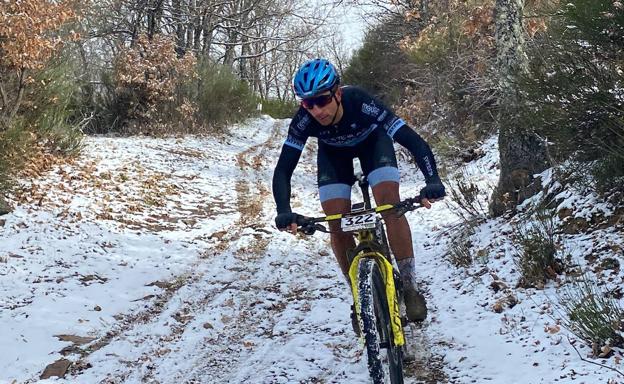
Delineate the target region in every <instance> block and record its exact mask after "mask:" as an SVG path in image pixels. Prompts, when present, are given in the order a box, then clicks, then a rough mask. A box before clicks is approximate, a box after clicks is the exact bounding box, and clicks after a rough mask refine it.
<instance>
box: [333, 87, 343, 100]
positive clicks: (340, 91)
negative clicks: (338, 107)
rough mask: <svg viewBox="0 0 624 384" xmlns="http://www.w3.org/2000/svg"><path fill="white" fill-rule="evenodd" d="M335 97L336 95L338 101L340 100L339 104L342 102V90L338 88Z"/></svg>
mask: <svg viewBox="0 0 624 384" xmlns="http://www.w3.org/2000/svg"><path fill="white" fill-rule="evenodd" d="M334 95H336V99H337V100H338V102H340V101H342V88H341V87H338V89H337V90H336V92H335V93H334Z"/></svg>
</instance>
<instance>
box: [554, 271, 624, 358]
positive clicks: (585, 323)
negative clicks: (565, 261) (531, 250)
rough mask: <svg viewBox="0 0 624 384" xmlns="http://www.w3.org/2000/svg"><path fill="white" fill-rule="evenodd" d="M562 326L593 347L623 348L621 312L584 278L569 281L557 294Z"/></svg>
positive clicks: (616, 303) (623, 332)
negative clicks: (561, 313) (562, 315)
mask: <svg viewBox="0 0 624 384" xmlns="http://www.w3.org/2000/svg"><path fill="white" fill-rule="evenodd" d="M557 297H558V300H559V305H558V306H559V309H560V311H561V312H563V313H564V314H565V318H564V319H563V323H562V324H563V326H564V327H565V328H567V329H568V330H569V331H570V332H572V333H573V334H575V335H576V336H577V337H579V338H580V339H582V340H584V341H585V342H587V343H588V344H590V345H592V346H593V347H594V354H595V355H597V354H598V352H599V349H600V348H601V347H603V346H610V347H624V338H623V335H624V310H622V307H621V306H620V305H619V304H618V301H617V300H615V299H614V298H612V297H609V296H608V294H607V292H605V291H604V290H603V289H602V288H601V287H600V286H599V285H598V284H597V283H596V282H595V281H592V280H591V279H590V278H589V277H588V276H587V275H581V276H580V277H579V278H578V279H575V280H571V281H569V282H568V283H567V284H566V285H565V286H564V287H563V288H562V289H560V290H559V291H558V293H557Z"/></svg>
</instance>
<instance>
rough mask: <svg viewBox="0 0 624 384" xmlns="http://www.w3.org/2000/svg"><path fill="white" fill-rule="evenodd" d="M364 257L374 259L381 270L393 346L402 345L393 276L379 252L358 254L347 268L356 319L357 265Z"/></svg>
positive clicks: (387, 262) (388, 264)
mask: <svg viewBox="0 0 624 384" xmlns="http://www.w3.org/2000/svg"><path fill="white" fill-rule="evenodd" d="M364 257H369V258H372V259H375V262H376V263H377V265H378V266H379V269H380V270H381V274H382V277H383V280H384V285H385V287H386V298H387V302H388V309H389V311H390V323H391V325H392V334H393V335H394V345H403V344H405V337H404V336H403V325H402V323H401V315H400V312H399V303H398V301H397V299H396V297H397V295H396V288H395V287H394V276H393V273H392V264H390V262H389V261H388V260H387V259H386V258H385V257H384V256H383V255H382V254H381V253H379V252H360V253H358V254H357V255H356V256H355V258H354V259H353V262H352V263H351V267H350V268H349V277H350V278H351V291H352V293H353V301H354V302H355V310H356V311H357V315H358V317H359V316H361V315H360V313H361V310H360V302H359V300H358V299H357V297H358V287H357V274H358V263H359V261H360V259H362V258H364Z"/></svg>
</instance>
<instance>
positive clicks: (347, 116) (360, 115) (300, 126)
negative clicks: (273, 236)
mask: <svg viewBox="0 0 624 384" xmlns="http://www.w3.org/2000/svg"><path fill="white" fill-rule="evenodd" d="M341 105H342V107H343V115H342V118H341V119H340V121H339V122H338V123H337V124H333V125H330V126H323V125H321V124H319V123H318V122H317V121H316V120H315V119H314V117H313V116H312V115H310V114H309V113H308V111H307V110H306V109H305V108H303V107H300V108H299V110H298V111H297V113H296V115H295V116H294V117H293V119H292V121H291V123H290V127H289V129H288V137H287V138H286V142H285V143H284V146H283V147H282V153H281V154H280V157H279V160H278V162H277V165H276V167H275V172H274V174H273V196H274V198H275V202H276V205H277V212H278V213H284V212H291V209H290V179H291V177H292V174H293V172H294V170H295V167H296V166H297V163H298V162H299V158H300V157H301V151H302V150H303V147H304V146H305V143H306V141H307V139H308V137H317V138H318V140H319V141H320V142H322V143H324V144H326V145H328V146H331V147H336V148H337V149H338V148H340V147H343V148H344V147H355V146H357V145H358V144H359V143H361V142H362V141H364V140H365V139H366V138H367V137H368V136H369V135H370V133H371V132H373V131H374V130H376V129H383V130H384V131H385V132H386V134H387V135H388V136H390V137H391V138H392V139H393V140H394V141H396V142H397V143H399V144H401V145H402V146H404V147H405V148H407V149H408V150H409V151H410V153H411V154H412V155H413V156H414V158H415V160H416V163H417V164H418V167H419V168H420V170H421V171H422V173H423V174H424V175H425V180H426V182H427V183H429V182H433V181H439V180H440V178H439V177H438V173H437V170H436V164H435V160H434V158H433V153H432V152H431V149H430V148H429V145H428V144H427V143H426V142H425V141H424V140H423V139H422V138H421V137H420V136H419V135H418V134H417V133H416V132H415V131H414V130H413V129H411V128H410V127H409V126H407V124H405V122H404V121H403V120H402V119H400V118H398V117H397V116H396V115H395V114H394V113H393V112H392V111H391V110H390V109H389V108H387V107H386V106H385V105H383V103H381V102H380V101H378V100H377V99H376V98H374V97H372V96H370V95H369V94H368V93H366V92H365V91H363V90H362V89H360V88H357V87H352V86H345V87H342V99H341ZM345 149H347V148H345Z"/></svg>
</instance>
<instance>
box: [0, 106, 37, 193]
mask: <svg viewBox="0 0 624 384" xmlns="http://www.w3.org/2000/svg"><path fill="white" fill-rule="evenodd" d="M32 144H33V137H32V135H31V134H30V133H29V132H28V131H27V130H26V129H24V127H23V120H22V119H20V118H17V119H16V120H14V121H13V122H12V123H11V125H10V126H9V127H8V129H6V130H5V131H2V132H0V192H2V191H6V190H8V189H9V188H10V187H11V186H12V183H13V180H12V175H13V174H15V172H16V171H17V170H18V169H20V168H21V166H22V165H23V164H24V162H25V161H26V159H27V157H28V152H29V148H30V147H31V145H32Z"/></svg>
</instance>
